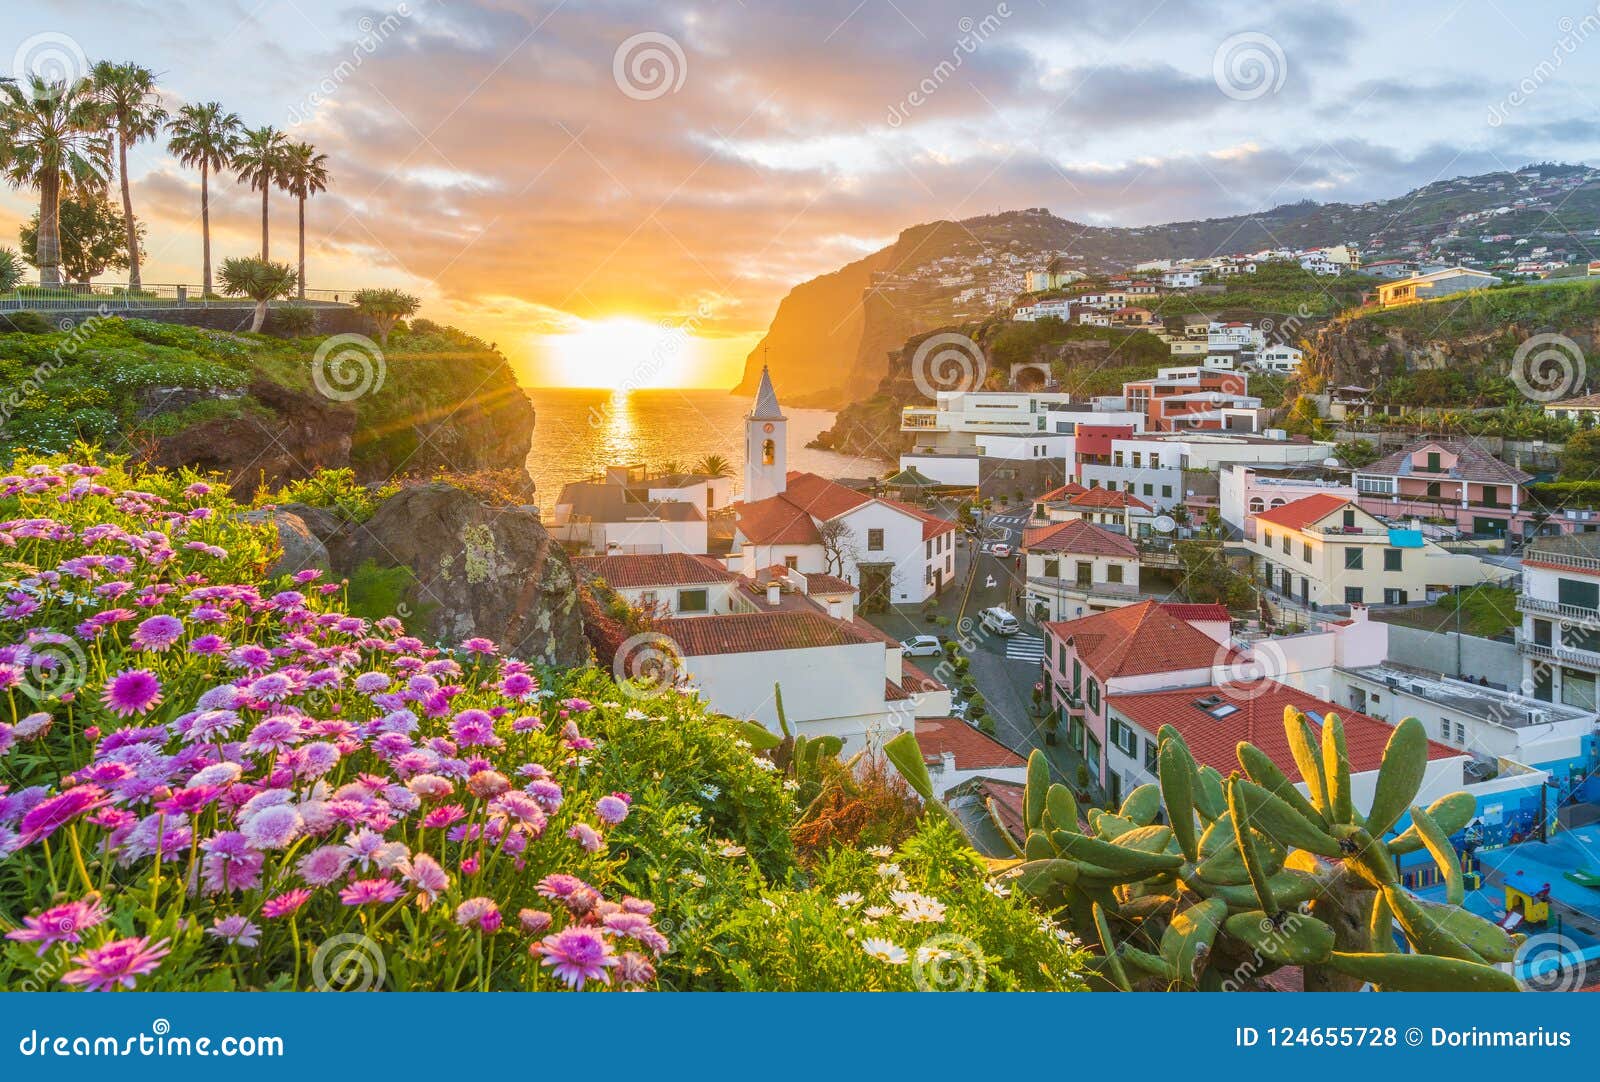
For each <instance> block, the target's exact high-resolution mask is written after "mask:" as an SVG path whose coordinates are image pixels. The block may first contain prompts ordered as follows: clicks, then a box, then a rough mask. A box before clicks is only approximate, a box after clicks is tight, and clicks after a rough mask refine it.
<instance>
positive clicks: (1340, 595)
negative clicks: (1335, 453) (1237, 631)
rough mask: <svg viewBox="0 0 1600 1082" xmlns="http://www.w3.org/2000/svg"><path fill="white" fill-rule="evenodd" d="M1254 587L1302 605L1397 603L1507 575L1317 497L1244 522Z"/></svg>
mask: <svg viewBox="0 0 1600 1082" xmlns="http://www.w3.org/2000/svg"><path fill="white" fill-rule="evenodd" d="M1251 518H1252V519H1254V521H1255V536H1254V537H1253V538H1252V539H1250V540H1249V541H1247V542H1246V544H1247V545H1248V547H1249V549H1250V555H1251V563H1252V564H1253V565H1254V567H1255V569H1256V573H1257V577H1258V579H1259V581H1261V582H1262V583H1263V584H1265V585H1266V586H1267V587H1268V588H1269V589H1271V590H1273V591H1276V592H1277V593H1279V594H1283V595H1287V596H1288V597H1291V598H1293V599H1294V600H1296V601H1299V602H1300V603H1302V604H1315V605H1318V606H1327V605H1351V604H1363V605H1404V604H1407V603H1408V602H1413V601H1426V600H1427V599H1428V597H1429V595H1430V594H1434V593H1440V592H1443V591H1446V590H1449V589H1451V588H1453V587H1457V586H1476V585H1479V584H1480V583H1486V582H1499V581H1501V580H1503V579H1506V578H1509V577H1510V576H1511V574H1512V572H1511V571H1509V570H1508V569H1506V568H1503V567H1498V566H1496V565H1494V564H1490V563H1485V562H1484V561H1482V560H1480V559H1478V558H1477V557H1476V556H1472V555H1467V554H1463V553H1456V552H1450V551H1448V550H1447V549H1445V548H1442V547H1441V546H1439V545H1437V544H1435V543H1434V542H1432V541H1429V540H1428V539H1427V538H1425V537H1423V536H1422V533H1421V532H1420V531H1418V530H1410V529H1400V528H1395V527H1391V526H1388V525H1386V524H1384V523H1383V522H1381V521H1380V520H1379V519H1377V518H1376V517H1374V516H1373V515H1371V514H1369V513H1367V512H1366V511H1363V510H1362V509H1361V508H1360V507H1357V506H1356V505H1355V504H1354V503H1353V502H1351V501H1350V500H1348V499H1346V498H1345V497H1343V496H1334V495H1330V494H1326V493H1319V494H1318V495H1315V496H1307V497H1305V498H1304V499H1300V500H1296V501H1294V502H1293V503H1288V504H1284V505H1283V506H1282V507H1275V508H1273V509H1272V510H1270V511H1262V512H1259V513H1257V514H1255V515H1252V516H1251Z"/></svg>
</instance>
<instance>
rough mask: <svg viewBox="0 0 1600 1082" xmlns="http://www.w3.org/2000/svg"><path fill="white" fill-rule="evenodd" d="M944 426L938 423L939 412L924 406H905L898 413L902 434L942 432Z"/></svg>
mask: <svg viewBox="0 0 1600 1082" xmlns="http://www.w3.org/2000/svg"><path fill="white" fill-rule="evenodd" d="M944 430H945V426H944V425H941V424H940V423H939V411H938V410H936V409H930V408H928V407H926V406H906V407H905V408H903V409H902V410H901V411H900V431H902V432H928V431H944Z"/></svg>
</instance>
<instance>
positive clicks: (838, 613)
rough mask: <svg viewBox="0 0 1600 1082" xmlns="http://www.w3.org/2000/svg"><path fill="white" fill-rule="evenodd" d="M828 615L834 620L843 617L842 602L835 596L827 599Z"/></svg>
mask: <svg viewBox="0 0 1600 1082" xmlns="http://www.w3.org/2000/svg"><path fill="white" fill-rule="evenodd" d="M828 615H829V616H831V617H833V618H834V619H835V620H843V619H844V602H843V601H840V600H839V599H838V598H837V597H834V598H829V599H828Z"/></svg>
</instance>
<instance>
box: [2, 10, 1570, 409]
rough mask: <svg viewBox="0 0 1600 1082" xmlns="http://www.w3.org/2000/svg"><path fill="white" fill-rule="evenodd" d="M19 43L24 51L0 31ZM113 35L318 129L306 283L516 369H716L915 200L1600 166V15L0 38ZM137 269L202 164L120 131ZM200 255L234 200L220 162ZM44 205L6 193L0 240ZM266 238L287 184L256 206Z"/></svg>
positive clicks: (1322, 13)
mask: <svg viewBox="0 0 1600 1082" xmlns="http://www.w3.org/2000/svg"><path fill="white" fill-rule="evenodd" d="M13 54H14V55H13ZM8 58H10V66H11V70H12V71H13V72H14V71H18V70H28V68H29V66H30V65H38V64H50V63H57V64H65V65H67V66H68V67H71V66H73V65H76V64H79V63H81V62H82V61H83V60H88V61H93V60H98V59H111V60H118V61H121V60H134V61H137V62H140V63H142V64H144V65H146V66H147V67H150V68H152V69H153V70H155V71H156V72H157V73H159V75H160V76H161V86H162V88H163V93H164V94H165V95H166V96H167V98H168V99H169V107H171V108H173V109H175V108H176V107H177V106H178V105H180V104H182V103H184V102H192V101H213V100H214V101H219V102H221V103H223V105H225V106H226V107H227V108H229V109H232V110H233V111H235V112H237V113H239V114H240V116H241V117H242V118H243V120H244V122H245V123H246V124H247V125H250V126H258V125H262V124H271V125H274V126H277V127H279V128H282V129H283V130H285V131H286V132H288V134H289V135H290V136H291V137H292V138H294V139H297V140H305V141H309V142H312V143H314V144H316V145H317V147H318V148H319V149H321V150H322V151H323V152H325V153H326V154H327V155H328V156H329V168H330V171H331V174H332V183H331V185H330V188H329V191H328V192H327V193H325V194H322V195H319V196H317V197H316V198H314V199H313V200H312V201H311V203H310V205H309V207H308V238H307V243H308V246H309V253H308V262H309V267H308V272H307V284H308V285H309V286H310V287H311V288H325V289H354V288H360V287H362V286H369V285H376V286H396V287H401V288H405V289H407V290H410V291H412V292H414V293H416V294H417V295H419V296H420V297H421V298H422V299H423V302H424V311H423V314H424V315H427V316H429V317H430V318H434V319H438V320H440V321H443V322H450V323H454V324H457V325H459V326H462V327H463V328H465V329H467V330H470V331H472V332H473V333H476V334H478V335H479V336H480V337H483V338H485V339H488V340H492V341H494V342H496V344H497V345H499V346H500V348H501V349H502V350H503V351H505V352H506V354H507V355H508V356H510V357H511V358H512V359H513V360H514V361H515V362H516V363H517V364H518V366H519V370H520V371H521V373H522V375H523V378H524V379H525V381H526V382H528V383H529V384H530V385H544V384H559V383H565V384H572V385H593V384H596V383H607V382H614V381H615V380H616V379H617V377H618V374H619V373H621V372H625V371H633V372H637V371H640V366H639V364H638V363H637V358H636V357H634V358H630V359H629V360H628V361H627V363H626V364H624V363H622V362H621V361H619V360H616V359H614V356H613V355H615V354H618V353H619V352H620V353H635V354H637V353H639V352H640V351H647V352H648V351H654V353H655V355H656V357H657V360H658V362H659V363H656V364H653V365H650V366H648V371H649V372H650V379H649V381H648V382H650V383H660V384H669V385H679V386H684V385H694V386H722V387H728V386H731V385H732V384H734V383H735V382H737V380H738V378H739V374H740V371H741V369H742V364H743V358H744V356H745V354H746V353H747V352H748V351H749V350H750V349H751V347H752V346H753V345H754V343H755V342H756V341H757V339H758V338H759V337H760V335H761V333H762V332H763V331H764V330H765V328H766V326H767V324H768V323H769V322H770V320H771V318H772V315H773V313H774V311H775V309H776V306H777V304H778V302H779V301H780V300H781V299H782V297H783V295H784V294H785V293H786V292H787V291H788V289H789V288H790V287H792V286H793V285H794V284H796V283H798V282H801V281H804V280H805V279H807V278H810V277H813V276H815V275H817V274H821V273H826V272H828V271H830V270H834V269H836V268H837V267H839V266H840V265H842V264H844V263H846V262H848V261H850V260H852V259H855V258H858V257H860V256H862V255H864V254H866V253H868V252H871V251H873V250H875V249H877V248H880V247H882V246H883V245H885V244H888V243H890V242H892V241H893V239H894V237H895V236H896V234H897V233H899V231H900V230H902V229H904V228H906V227H908V226H911V225H914V224H917V223H919V222H926V221H931V220H935V219H939V218H951V219H959V218H963V217H970V216H973V215H977V214H983V213H989V212H993V211H995V210H1002V209H1016V208H1021V207H1032V206H1046V207H1049V208H1050V209H1051V210H1052V211H1053V212H1054V213H1056V214H1058V215H1060V216H1062V217H1066V218H1072V219H1075V220H1078V221H1085V222H1091V223H1094V224H1102V225H1142V224H1149V223H1154V222H1162V221H1170V220H1176V219H1187V218H1204V217H1209V216H1218V215H1227V214H1235V213H1240V212H1244V211H1249V210H1255V209H1262V208H1266V207H1270V206H1273V205H1276V204H1280V203H1285V202H1293V201H1296V200H1300V199H1307V198H1309V199H1315V200H1318V201H1335V200H1350V201H1361V200H1365V199H1371V198H1384V197H1391V196H1395V195H1399V194H1401V193H1403V192H1405V191H1406V190H1408V189H1410V188H1413V187H1417V186H1419V185H1422V184H1425V183H1428V182H1429V181H1432V180H1435V179H1440V178H1446V177H1451V176H1457V175H1463V174H1475V173H1481V172H1488V171H1492V170H1495V169H1501V168H1515V167H1517V166H1520V165H1522V164H1525V163H1526V162H1529V161H1542V160H1563V161H1590V162H1595V161H1600V9H1597V7H1596V5H1595V3H1594V2H1593V0H1590V3H1589V4H1588V6H1585V5H1583V4H1580V3H1543V2H1524V0H1519V2H1518V3H1515V4H1512V3H1508V2H1505V0H1464V2H1446V3H1437V4H1435V3H1416V4H1410V5H1394V4H1390V3H1379V2H1371V3H1321V4H1318V5H1315V6H1314V7H1313V6H1312V5H1307V4H1303V3H1283V4H1262V3H1232V2H1228V0H1223V2H1217V0H1204V2H1202V0H1160V2H1158V0H1121V2H1119V3H1115V4H1106V3H1103V2H1088V3H1079V2H1047V0H1003V2H998V3H997V2H994V0H925V2H915V3H914V2H911V0H803V2H802V0H789V2H784V3H775V2H769V0H707V2H704V3H674V2H666V3H661V2H656V3H650V2H631V0H627V2H621V0H619V2H579V0H566V2H561V3H555V2H551V3H544V2H530V0H404V2H403V3H396V4H385V3H378V4H370V3H346V2H343V0H115V2H110V0H50V2H49V3H48V4H45V3H42V2H39V0H10V2H9V3H7V4H5V5H4V6H3V8H0V65H4V64H5V63H6V62H7V59H8ZM129 172H130V175H131V177H132V181H133V193H134V208H135V212H136V214H137V215H138V216H139V217H140V218H141V220H143V221H145V222H146V224H147V229H148V239H147V254H146V270H145V273H144V280H145V281H146V282H197V281H198V280H199V277H200V271H199V266H200V237H199V225H198V218H199V194H198V193H199V178H198V174H197V173H195V172H193V171H191V170H187V169H185V168H183V167H181V166H179V165H178V164H177V163H176V162H175V161H173V160H172V159H171V158H170V157H168V156H167V154H166V153H165V149H164V142H151V143H145V144H141V145H140V146H139V147H137V148H136V149H135V151H134V154H133V157H132V160H131V162H130V168H129ZM212 190H213V206H212V224H213V239H212V245H213V252H214V255H215V257H216V258H217V259H220V258H222V257H225V256H228V255H243V254H250V253H252V252H253V251H254V250H255V249H256V247H257V245H258V242H259V225H258V218H257V215H258V214H259V199H258V198H253V197H252V195H251V193H249V192H248V191H247V190H246V189H245V188H244V187H243V186H242V185H238V184H235V183H233V182H232V180H231V178H228V179H225V180H224V181H223V182H222V183H218V184H214V185H213V189H212ZM34 209H35V205H34V202H33V197H32V195H31V194H30V193H27V192H19V191H15V190H9V189H7V190H4V191H0V243H5V242H8V241H10V242H12V243H15V242H14V240H13V238H15V236H16V231H17V226H18V224H19V223H20V222H21V221H23V220H24V219H26V218H27V216H28V215H30V214H31V213H32V212H33V210H34ZM272 215H273V237H274V240H273V254H274V255H275V256H276V257H278V258H284V257H285V256H288V255H289V254H290V253H292V252H293V245H294V206H293V203H292V202H291V201H290V199H289V198H288V197H287V196H278V197H276V198H275V199H274V201H273V206H272Z"/></svg>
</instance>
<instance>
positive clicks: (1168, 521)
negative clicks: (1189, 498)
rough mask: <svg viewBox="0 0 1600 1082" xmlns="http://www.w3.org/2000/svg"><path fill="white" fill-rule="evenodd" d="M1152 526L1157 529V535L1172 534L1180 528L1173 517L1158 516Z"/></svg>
mask: <svg viewBox="0 0 1600 1082" xmlns="http://www.w3.org/2000/svg"><path fill="white" fill-rule="evenodd" d="M1151 525H1152V526H1154V527H1155V531H1156V533H1171V532H1172V531H1173V530H1176V529H1177V528H1178V523H1177V521H1176V520H1175V519H1174V518H1173V517H1172V516H1171V515H1157V516H1156V520H1155V522H1153V523H1151Z"/></svg>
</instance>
